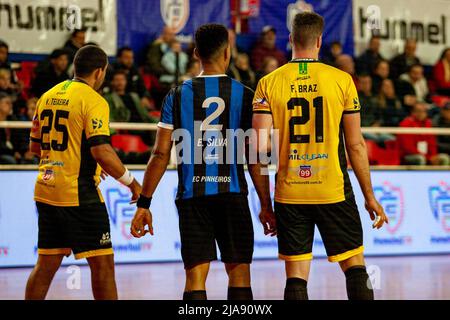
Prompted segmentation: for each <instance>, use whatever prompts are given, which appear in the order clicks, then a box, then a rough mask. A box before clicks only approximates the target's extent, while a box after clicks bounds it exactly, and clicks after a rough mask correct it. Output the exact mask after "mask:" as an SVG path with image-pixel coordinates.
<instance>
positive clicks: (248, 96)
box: [241, 87, 255, 131]
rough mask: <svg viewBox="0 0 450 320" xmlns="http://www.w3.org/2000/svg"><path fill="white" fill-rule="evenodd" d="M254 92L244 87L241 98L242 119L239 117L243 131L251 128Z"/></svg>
mask: <svg viewBox="0 0 450 320" xmlns="http://www.w3.org/2000/svg"><path fill="white" fill-rule="evenodd" d="M254 95H255V92H254V91H253V90H252V89H250V88H248V87H244V95H243V98H242V117H241V128H242V129H243V130H244V131H245V130H248V129H250V128H251V127H252V117H253V96H254Z"/></svg>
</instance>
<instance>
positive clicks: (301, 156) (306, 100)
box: [253, 59, 360, 204]
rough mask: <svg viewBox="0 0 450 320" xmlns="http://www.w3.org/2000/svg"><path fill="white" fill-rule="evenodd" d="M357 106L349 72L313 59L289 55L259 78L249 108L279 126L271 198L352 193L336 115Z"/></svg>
mask: <svg viewBox="0 0 450 320" xmlns="http://www.w3.org/2000/svg"><path fill="white" fill-rule="evenodd" d="M359 111H360V105H359V101H358V94H357V91H356V88H355V85H354V83H353V80H352V78H351V76H350V75H349V74H347V73H345V72H343V71H341V70H338V69H336V68H334V67H331V66H329V65H326V64H323V63H321V62H319V61H317V60H311V59H298V60H292V61H291V62H289V63H287V64H286V65H284V66H282V67H280V68H278V69H277V70H275V71H273V72H272V73H270V74H268V75H266V76H265V77H263V78H262V79H261V80H260V81H259V83H258V87H257V89H256V92H255V97H254V100H253V112H254V113H266V114H271V115H272V119H273V128H274V129H278V130H279V132H278V134H279V150H278V153H279V159H278V172H277V175H276V186H275V201H277V202H280V203H288V204H325V203H336V202H341V201H344V200H345V199H347V198H348V197H351V196H352V195H353V191H352V187H351V185H350V180H349V177H348V173H347V161H346V156H345V148H344V140H343V129H342V116H343V114H344V113H354V112H359Z"/></svg>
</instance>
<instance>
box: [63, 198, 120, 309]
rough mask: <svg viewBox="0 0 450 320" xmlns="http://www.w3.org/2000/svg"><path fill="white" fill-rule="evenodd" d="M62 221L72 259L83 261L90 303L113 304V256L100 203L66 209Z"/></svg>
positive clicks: (107, 225)
mask: <svg viewBox="0 0 450 320" xmlns="http://www.w3.org/2000/svg"><path fill="white" fill-rule="evenodd" d="M65 219H66V221H67V224H68V225H69V226H70V228H67V229H68V231H67V234H68V237H69V239H70V241H71V243H72V249H73V252H74V253H75V259H87V261H88V264H89V267H90V269H91V284H92V293H93V295H94V299H98V300H116V299H117V288H116V281H115V276H114V252H113V249H112V242H111V235H110V234H111V232H110V226H109V217H108V212H107V210H106V206H105V204H104V203H95V204H89V205H82V206H80V207H72V208H70V209H69V208H68V209H67V210H66V211H65Z"/></svg>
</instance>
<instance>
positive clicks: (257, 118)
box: [248, 113, 277, 236]
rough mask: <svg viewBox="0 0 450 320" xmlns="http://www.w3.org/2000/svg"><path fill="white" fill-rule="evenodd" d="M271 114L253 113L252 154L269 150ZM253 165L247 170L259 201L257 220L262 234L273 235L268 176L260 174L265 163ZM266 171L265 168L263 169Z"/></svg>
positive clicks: (266, 152)
mask: <svg viewBox="0 0 450 320" xmlns="http://www.w3.org/2000/svg"><path fill="white" fill-rule="evenodd" d="M272 122H273V119H272V115H270V114H258V113H255V114H253V120H252V126H253V129H254V132H253V136H252V143H250V147H251V148H254V149H253V151H254V154H258V155H259V154H268V153H269V152H270V151H271V150H270V148H271V140H270V131H271V128H272ZM259 159H260V157H259V156H258V162H257V164H255V165H249V166H248V171H249V173H250V176H251V178H252V181H253V184H254V185H255V188H256V192H257V193H258V197H259V201H260V202H261V212H260V214H259V220H260V221H261V223H262V225H263V227H264V234H265V235H270V236H275V235H276V234H277V231H276V230H277V229H276V220H275V214H274V212H273V209H272V200H271V198H270V189H269V176H268V175H266V174H264V175H263V174H262V172H263V171H262V170H264V169H266V168H265V167H267V165H263V164H261V162H260V160H259ZM264 172H267V170H264Z"/></svg>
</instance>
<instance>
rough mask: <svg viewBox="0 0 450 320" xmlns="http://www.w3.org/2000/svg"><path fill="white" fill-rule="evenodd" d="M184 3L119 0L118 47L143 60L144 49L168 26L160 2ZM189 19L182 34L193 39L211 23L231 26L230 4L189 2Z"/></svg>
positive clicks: (212, 0)
mask: <svg viewBox="0 0 450 320" xmlns="http://www.w3.org/2000/svg"><path fill="white" fill-rule="evenodd" d="M162 2H166V3H167V2H171V3H175V4H182V3H183V2H185V0H175V1H174V0H170V1H161V0H153V1H148V0H133V1H130V0H118V1H117V32H118V35H117V42H118V43H117V46H118V48H120V47H121V46H124V45H127V46H131V47H132V48H133V49H134V50H135V52H136V54H137V55H138V57H137V58H138V61H140V60H142V58H143V55H144V54H145V52H144V51H145V50H144V49H145V48H146V46H148V45H149V43H150V42H151V41H153V40H154V39H155V38H157V37H158V35H159V34H160V32H161V30H162V28H163V27H164V25H165V23H164V20H163V18H162V13H161V3H162ZM187 2H188V3H189V4H188V6H189V18H188V19H187V21H186V24H185V26H184V28H182V29H181V31H180V33H179V34H181V35H184V36H186V37H189V36H191V35H192V34H193V33H194V31H195V30H196V29H197V28H198V27H199V26H200V25H202V24H205V23H208V22H216V23H222V24H224V25H226V26H228V25H229V24H230V17H231V16H230V3H229V1H224V0H190V1H187Z"/></svg>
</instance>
